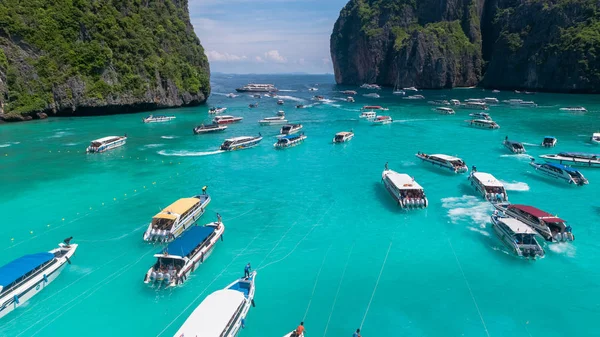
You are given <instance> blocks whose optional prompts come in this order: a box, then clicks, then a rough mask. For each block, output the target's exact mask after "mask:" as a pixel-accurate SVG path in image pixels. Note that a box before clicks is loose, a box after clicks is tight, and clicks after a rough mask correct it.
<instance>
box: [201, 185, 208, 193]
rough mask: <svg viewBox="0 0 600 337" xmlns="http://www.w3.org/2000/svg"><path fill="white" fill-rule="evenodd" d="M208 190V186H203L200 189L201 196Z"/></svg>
mask: <svg viewBox="0 0 600 337" xmlns="http://www.w3.org/2000/svg"><path fill="white" fill-rule="evenodd" d="M207 188H208V186H204V187H202V194H206V189H207Z"/></svg>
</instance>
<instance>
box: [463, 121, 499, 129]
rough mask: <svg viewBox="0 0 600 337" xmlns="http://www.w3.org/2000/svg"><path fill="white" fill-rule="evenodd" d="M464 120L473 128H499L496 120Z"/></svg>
mask: <svg viewBox="0 0 600 337" xmlns="http://www.w3.org/2000/svg"><path fill="white" fill-rule="evenodd" d="M465 122H467V123H469V126H472V127H474V128H478V129H488V130H494V129H500V125H498V124H497V123H496V122H494V121H492V120H487V119H472V120H467V121H465Z"/></svg>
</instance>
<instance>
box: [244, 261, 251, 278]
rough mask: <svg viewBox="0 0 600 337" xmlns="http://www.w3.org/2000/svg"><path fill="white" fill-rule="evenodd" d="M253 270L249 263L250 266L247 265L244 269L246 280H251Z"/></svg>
mask: <svg viewBox="0 0 600 337" xmlns="http://www.w3.org/2000/svg"><path fill="white" fill-rule="evenodd" d="M251 270H252V266H250V262H248V264H247V265H246V268H244V278H246V279H247V278H249V277H250V271H251Z"/></svg>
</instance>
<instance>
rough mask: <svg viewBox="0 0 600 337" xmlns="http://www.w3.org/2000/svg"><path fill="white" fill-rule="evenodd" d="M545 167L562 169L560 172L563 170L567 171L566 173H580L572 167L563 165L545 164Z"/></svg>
mask: <svg viewBox="0 0 600 337" xmlns="http://www.w3.org/2000/svg"><path fill="white" fill-rule="evenodd" d="M545 165H546V166H550V167H554V168H557V169H560V170H563V171H566V172H569V173H578V172H579V171H577V170H575V169H573V168H571V167H568V166H565V165H561V164H557V163H545Z"/></svg>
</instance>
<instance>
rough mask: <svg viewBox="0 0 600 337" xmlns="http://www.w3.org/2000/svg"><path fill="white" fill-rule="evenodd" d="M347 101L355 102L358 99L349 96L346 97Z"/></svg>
mask: <svg viewBox="0 0 600 337" xmlns="http://www.w3.org/2000/svg"><path fill="white" fill-rule="evenodd" d="M346 102H348V103H354V102H356V101H355V100H354V97H352V96H348V97H346Z"/></svg>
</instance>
